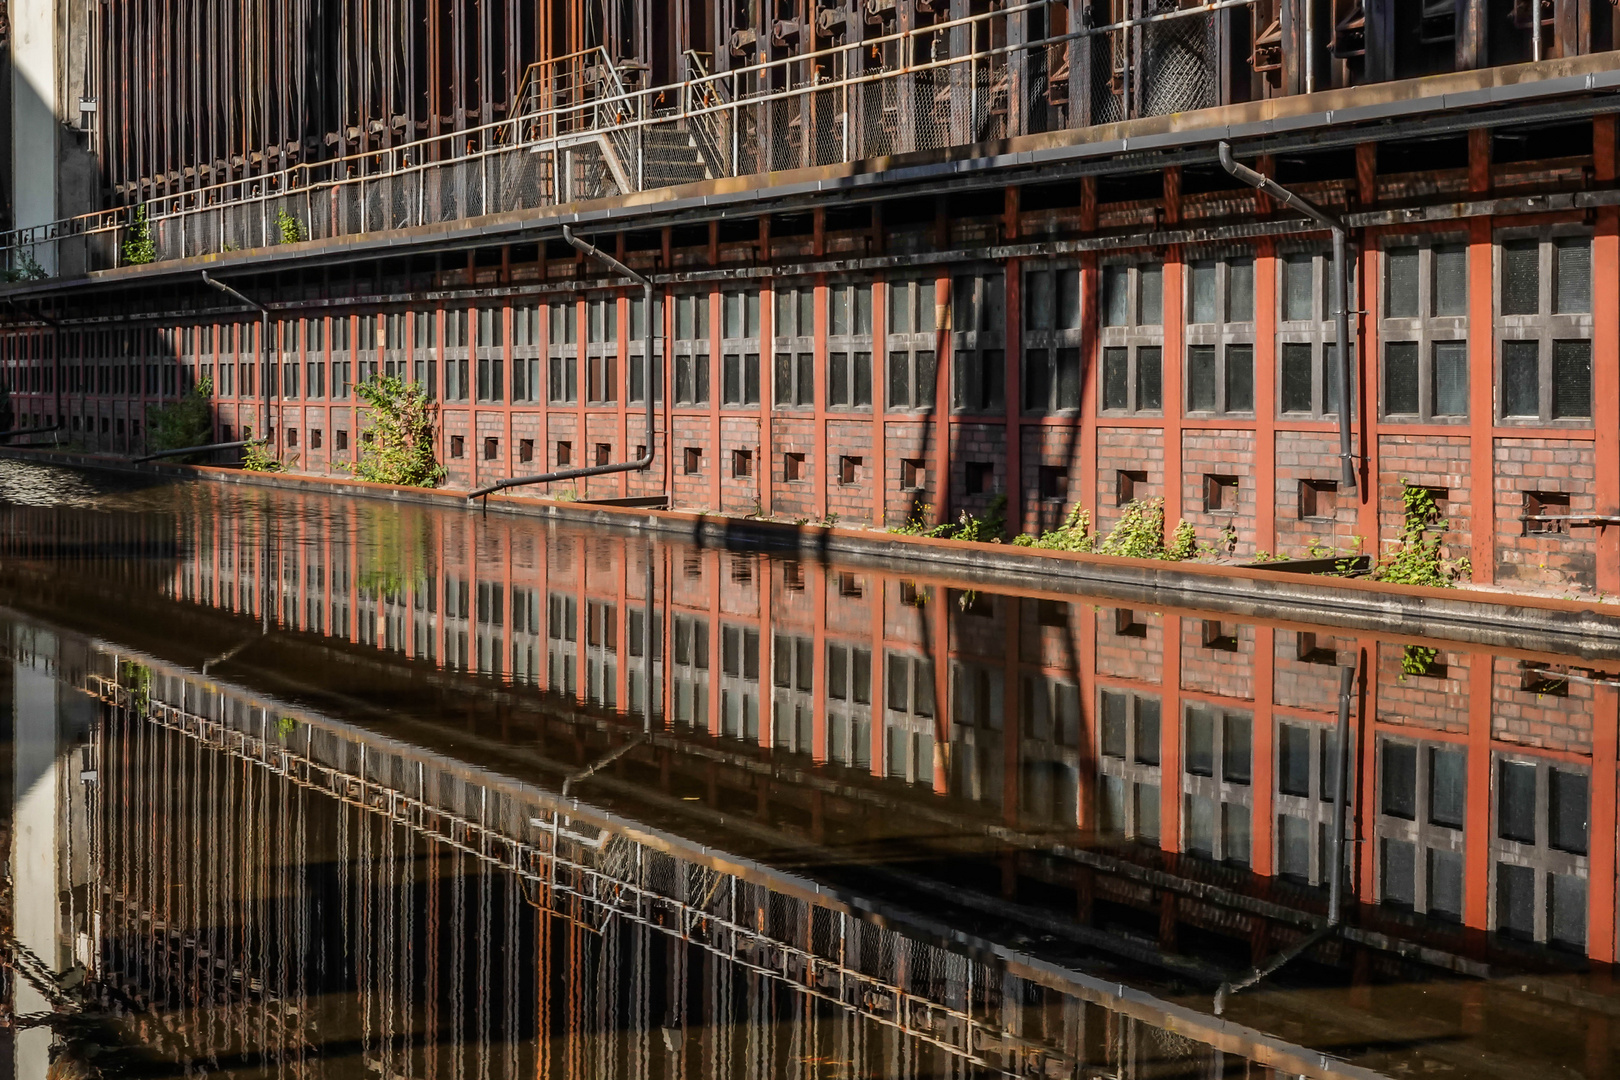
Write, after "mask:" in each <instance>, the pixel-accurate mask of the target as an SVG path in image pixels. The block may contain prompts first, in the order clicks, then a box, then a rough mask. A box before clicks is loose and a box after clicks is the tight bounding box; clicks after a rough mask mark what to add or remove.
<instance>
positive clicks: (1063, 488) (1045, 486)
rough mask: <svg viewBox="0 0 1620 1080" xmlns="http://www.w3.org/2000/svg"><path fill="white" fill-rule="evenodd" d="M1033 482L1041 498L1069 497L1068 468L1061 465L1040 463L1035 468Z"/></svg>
mask: <svg viewBox="0 0 1620 1080" xmlns="http://www.w3.org/2000/svg"><path fill="white" fill-rule="evenodd" d="M1035 472H1036V474H1035V482H1036V485H1037V487H1038V490H1039V491H1040V493H1041V498H1043V499H1067V498H1068V497H1069V470H1068V469H1066V468H1064V467H1063V466H1062V465H1041V466H1039V467H1038V468H1037V469H1036V471H1035Z"/></svg>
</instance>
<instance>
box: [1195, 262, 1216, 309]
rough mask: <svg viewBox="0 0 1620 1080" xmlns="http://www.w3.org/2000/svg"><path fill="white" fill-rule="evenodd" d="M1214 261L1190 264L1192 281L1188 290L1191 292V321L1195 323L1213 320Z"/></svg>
mask: <svg viewBox="0 0 1620 1080" xmlns="http://www.w3.org/2000/svg"><path fill="white" fill-rule="evenodd" d="M1215 265H1216V264H1215V263H1214V262H1212V261H1209V260H1205V261H1203V262H1195V263H1193V264H1192V281H1191V283H1190V287H1189V291H1190V292H1191V294H1192V304H1191V307H1192V315H1191V321H1192V322H1195V323H1212V322H1215V321H1216V319H1215Z"/></svg>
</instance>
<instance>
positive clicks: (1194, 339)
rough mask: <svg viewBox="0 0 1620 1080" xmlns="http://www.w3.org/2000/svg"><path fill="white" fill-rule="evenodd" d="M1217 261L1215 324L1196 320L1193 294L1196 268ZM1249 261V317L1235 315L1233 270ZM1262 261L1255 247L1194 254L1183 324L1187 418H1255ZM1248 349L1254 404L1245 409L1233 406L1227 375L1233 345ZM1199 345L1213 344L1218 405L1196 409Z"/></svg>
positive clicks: (1185, 282)
mask: <svg viewBox="0 0 1620 1080" xmlns="http://www.w3.org/2000/svg"><path fill="white" fill-rule="evenodd" d="M1206 262H1208V263H1213V264H1214V270H1215V314H1216V319H1217V321H1215V322H1194V321H1193V316H1194V314H1195V310H1194V309H1195V304H1194V297H1193V288H1194V280H1193V273H1194V267H1195V266H1196V265H1197V264H1200V263H1206ZM1244 263H1246V264H1248V268H1249V281H1250V284H1249V294H1250V295H1249V317H1248V318H1247V319H1234V318H1232V292H1233V290H1232V268H1233V266H1234V265H1241V264H1244ZM1256 265H1257V260H1256V259H1255V255H1254V253H1253V252H1252V251H1248V250H1238V251H1234V250H1218V251H1196V252H1192V253H1190V254H1189V256H1188V258H1187V261H1186V263H1185V264H1184V268H1183V272H1182V275H1181V277H1182V305H1183V307H1182V310H1183V312H1184V313H1185V315H1186V321H1185V323H1184V324H1183V331H1182V336H1183V339H1184V340H1183V348H1184V349H1185V352H1184V353H1183V354H1182V365H1181V382H1182V385H1181V400H1182V401H1183V402H1184V403H1185V413H1186V415H1187V416H1199V417H1204V416H1235V417H1244V418H1249V419H1252V418H1253V417H1254V415H1255V411H1254V410H1255V402H1254V388H1255V378H1254V364H1255V352H1256V349H1255V340H1254V327H1255V320H1254V273H1255V267H1256ZM1234 347H1235V348H1237V349H1243V348H1247V349H1248V352H1249V404H1248V406H1247V407H1243V406H1242V405H1241V403H1240V404H1239V405H1238V406H1236V407H1234V406H1233V404H1232V403H1231V402H1230V401H1229V400H1228V396H1229V392H1230V389H1231V380H1230V379H1229V378H1228V375H1227V366H1228V364H1229V363H1230V362H1231V361H1232V360H1233V358H1234V356H1233V349H1234ZM1195 348H1210V349H1213V350H1214V356H1215V407H1214V408H1213V409H1194V408H1193V403H1192V350H1193V349H1195Z"/></svg>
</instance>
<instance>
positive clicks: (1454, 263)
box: [1434, 244, 1468, 315]
mask: <svg viewBox="0 0 1620 1080" xmlns="http://www.w3.org/2000/svg"><path fill="white" fill-rule="evenodd" d="M1434 313H1435V314H1436V315H1467V314H1468V249H1467V248H1466V247H1464V246H1463V245H1462V244H1446V245H1443V246H1441V247H1437V248H1435V249H1434Z"/></svg>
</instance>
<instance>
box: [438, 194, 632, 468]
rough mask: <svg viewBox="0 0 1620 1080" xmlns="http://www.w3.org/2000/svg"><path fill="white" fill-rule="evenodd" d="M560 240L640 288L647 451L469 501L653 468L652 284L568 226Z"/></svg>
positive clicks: (563, 230) (563, 229)
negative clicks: (531, 486)
mask: <svg viewBox="0 0 1620 1080" xmlns="http://www.w3.org/2000/svg"><path fill="white" fill-rule="evenodd" d="M562 238H563V239H564V240H566V241H568V243H569V244H571V245H572V246H574V247H576V248H578V249H579V250H580V251H583V252H584V253H585V254H587V255H591V256H594V257H596V258H598V259H600V260H602V261H603V262H604V263H606V264H607V265H608V267H609V268H610V269H612V270H614V271H615V272H617V273H619V274H622V275H623V276H625V277H627V278H629V279H630V280H631V281H634V282H635V283H636V284H638V285H640V286H641V288H642V292H643V295H644V298H645V299H644V303H643V305H642V309H643V311H644V312H645V314H646V335H645V342H644V348H645V352H644V354H643V357H642V365H643V366H642V376H643V384H642V389H643V391H644V392H645V393H646V396H647V449H646V451H645V452H644V453H643V454H642V455H641V456H640V457H638V458H635V459H633V460H627V461H617V462H613V463H611V464H608V465H586V466H583V467H581V468H578V469H559V470H557V471H556V472H548V473H540V474H539V475H538V476H514V477H512V478H511V479H509V480H497V481H495V482H494V483H493V484H486V485H484V486H483V487H481V488H476V489H474V490H473V491H471V492H469V493H468V495H467V498H468V499H469V500H471V499H476V498H478V497H480V496H482V495H489V494H491V493H493V492H496V491H501V490H503V489H505V488H511V487H522V486H523V485H525V484H549V483H551V482H552V481H555V480H576V479H579V478H581V477H586V476H603V475H606V474H608V473H621V472H635V471H638V470H642V469H650V468H652V463H653V459H654V457H656V455H657V449H656V448H655V447H654V446H653V423H654V419H653V387H654V385H655V384H654V382H653V338H654V337H655V336H656V334H657V332H658V331H657V327H656V326H655V325H654V323H653V284H652V282H651V281H649V280H647V279H646V278H645V277H643V276H641V275H640V274H638V273H636V272H635V271H634V270H632V269H630V268H629V267H628V266H626V265H624V263H622V262H620V261H619V260H618V259H615V258H614V257H613V256H612V255H609V254H608V253H607V252H605V251H603V250H601V249H600V248H597V247H595V246H594V245H592V244H588V243H586V242H585V241H584V240H581V239H580V238H579V237H577V236H575V235H574V230H572V229H570V228H569V227H568V226H567V225H564V226H563V227H562Z"/></svg>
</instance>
